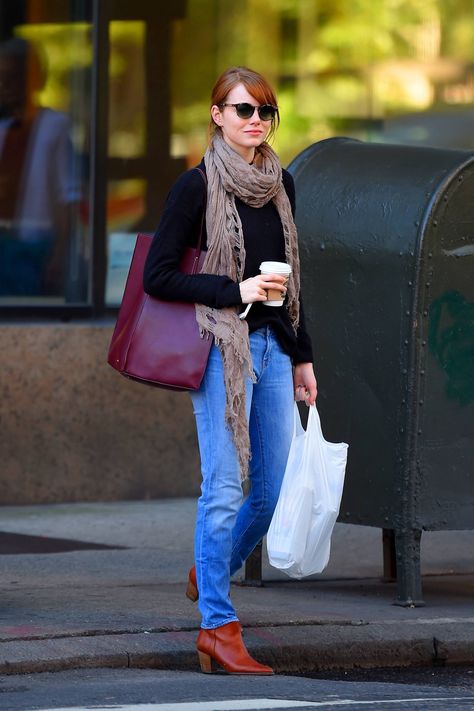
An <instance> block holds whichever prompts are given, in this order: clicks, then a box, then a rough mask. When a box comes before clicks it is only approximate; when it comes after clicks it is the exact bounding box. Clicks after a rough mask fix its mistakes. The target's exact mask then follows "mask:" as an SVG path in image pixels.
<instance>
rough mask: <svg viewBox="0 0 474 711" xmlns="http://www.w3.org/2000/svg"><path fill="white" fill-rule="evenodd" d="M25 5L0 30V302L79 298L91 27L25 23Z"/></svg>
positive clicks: (84, 268)
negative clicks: (17, 19)
mask: <svg viewBox="0 0 474 711" xmlns="http://www.w3.org/2000/svg"><path fill="white" fill-rule="evenodd" d="M29 5H30V3H25V6H24V10H25V11H24V13H23V15H24V20H25V21H24V22H20V23H18V24H15V25H13V26H11V27H10V28H9V32H8V33H5V31H4V29H5V28H1V29H2V34H3V36H4V37H5V39H3V41H1V42H0V306H8V305H16V306H18V305H32V306H34V305H65V304H77V303H85V302H87V301H88V299H89V257H90V254H89V252H90V239H89V223H88V209H87V196H88V164H89V160H88V157H89V126H90V115H91V106H90V75H91V64H92V45H91V38H90V25H89V24H87V23H83V22H82V23H79V22H78V23H66V22H63V23H54V22H52V23H49V22H48V19H49V18H48V16H47V14H45V15H44V16H41V17H39V18H37V20H38V21H35V22H27V19H28V16H29V11H30V8H29ZM40 14H41V13H40ZM5 35H6V36H5Z"/></svg>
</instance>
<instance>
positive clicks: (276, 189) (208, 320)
mask: <svg viewBox="0 0 474 711" xmlns="http://www.w3.org/2000/svg"><path fill="white" fill-rule="evenodd" d="M204 161H205V165H206V171H207V181H208V199H207V210H206V225H207V236H208V239H207V244H208V251H207V255H206V258H205V261H204V264H203V267H202V270H201V271H202V273H205V274H218V275H226V276H229V277H230V278H231V279H233V280H234V281H237V282H240V281H241V280H242V278H243V274H244V271H245V246H244V235H243V229H242V223H241V220H240V216H239V213H238V211H237V207H236V204H235V198H236V197H238V198H239V199H241V200H242V201H243V202H245V203H246V204H248V205H250V206H252V207H262V206H263V205H265V204H266V203H267V202H269V201H270V200H273V202H274V204H275V207H276V209H277V211H278V214H279V216H280V220H281V223H282V227H283V235H284V239H285V255H286V259H287V261H288V263H289V264H290V265H291V268H292V273H291V276H290V279H289V281H288V291H287V299H288V301H287V304H288V305H287V308H288V312H289V315H290V319H291V323H292V326H293V328H294V330H295V332H296V329H297V328H298V322H299V289H300V282H299V257H298V243H297V235H296V227H295V223H294V221H293V216H292V214H291V206H290V202H289V199H288V196H287V194H286V191H285V188H284V186H283V182H282V173H281V165H280V161H279V159H278V157H277V155H276V154H275V153H274V151H273V150H272V149H271V148H270V146H269V145H268V144H266V143H264V144H262V145H261V146H259V148H258V149H257V154H256V160H255V161H254V164H253V165H249V164H248V163H246V162H245V161H244V160H243V158H241V157H240V156H239V155H238V153H236V152H235V151H234V150H232V148H230V146H229V145H228V144H227V143H226V142H225V141H224V139H223V138H222V136H220V134H218V133H217V134H215V135H214V137H213V140H212V144H211V146H210V147H209V148H208V150H207V151H206V154H205V156H204ZM196 319H197V322H198V324H199V330H200V333H201V335H202V336H204V335H206V334H211V335H212V336H213V337H214V342H215V344H216V346H217V347H218V348H219V351H220V353H221V355H222V362H223V368H224V383H225V389H226V411H225V419H226V424H227V426H228V427H229V429H230V431H231V432H232V436H233V440H234V443H235V447H236V451H237V456H238V460H239V466H240V473H241V479H246V478H247V476H248V465H249V460H250V454H251V453H250V436H249V429H248V423H247V414H246V380H247V378H250V379H251V380H252V381H253V382H255V374H254V372H253V366H252V357H251V353H250V344H249V333H248V324H247V322H246V321H241V320H240V319H239V316H238V312H237V309H236V308H235V307H232V308H224V309H214V308H211V307H208V306H205V305H203V304H196Z"/></svg>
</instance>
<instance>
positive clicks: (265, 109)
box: [220, 101, 278, 121]
mask: <svg viewBox="0 0 474 711" xmlns="http://www.w3.org/2000/svg"><path fill="white" fill-rule="evenodd" d="M220 106H233V107H234V109H235V111H236V113H237V116H238V117H239V118H241V119H249V118H252V116H253V115H254V113H255V109H257V111H258V115H259V117H260V119H261V120H262V121H273V119H274V118H275V114H276V113H277V111H278V108H277V107H276V106H272V105H271V104H262V106H252V104H247V102H245V101H244V102H242V103H240V104H220Z"/></svg>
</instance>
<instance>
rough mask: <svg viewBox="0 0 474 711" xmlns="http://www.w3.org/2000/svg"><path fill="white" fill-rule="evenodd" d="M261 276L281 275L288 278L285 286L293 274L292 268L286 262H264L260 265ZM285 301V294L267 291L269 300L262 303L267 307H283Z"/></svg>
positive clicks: (275, 290) (273, 290)
mask: <svg viewBox="0 0 474 711" xmlns="http://www.w3.org/2000/svg"><path fill="white" fill-rule="evenodd" d="M260 272H261V274H280V275H281V276H284V277H286V279H285V282H284V283H285V284H287V283H288V279H289V276H290V274H291V267H290V265H289V264H287V263H286V262H262V263H261V265H260ZM284 301H285V299H284V296H283V294H282V293H281V291H279V290H278V289H267V300H266V301H262V303H263V304H265V306H283V302H284Z"/></svg>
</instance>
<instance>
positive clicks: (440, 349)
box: [429, 290, 474, 405]
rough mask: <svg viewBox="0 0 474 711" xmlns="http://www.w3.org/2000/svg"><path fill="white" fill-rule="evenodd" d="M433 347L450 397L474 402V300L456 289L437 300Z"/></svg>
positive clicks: (433, 310)
mask: <svg viewBox="0 0 474 711" xmlns="http://www.w3.org/2000/svg"><path fill="white" fill-rule="evenodd" d="M429 346H430V350H431V352H432V353H433V355H434V357H435V358H436V360H437V361H438V363H439V364H440V366H441V368H442V369H443V371H444V372H445V374H446V376H447V383H446V395H447V397H448V398H449V399H452V400H458V401H459V403H460V404H461V405H467V404H469V403H471V402H474V302H468V301H466V299H465V297H464V296H463V295H462V294H461V293H460V292H459V291H454V290H452V291H447V292H445V293H444V294H443V295H442V296H440V297H439V298H438V299H436V300H435V301H433V303H432V304H431V307H430V320H429Z"/></svg>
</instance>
